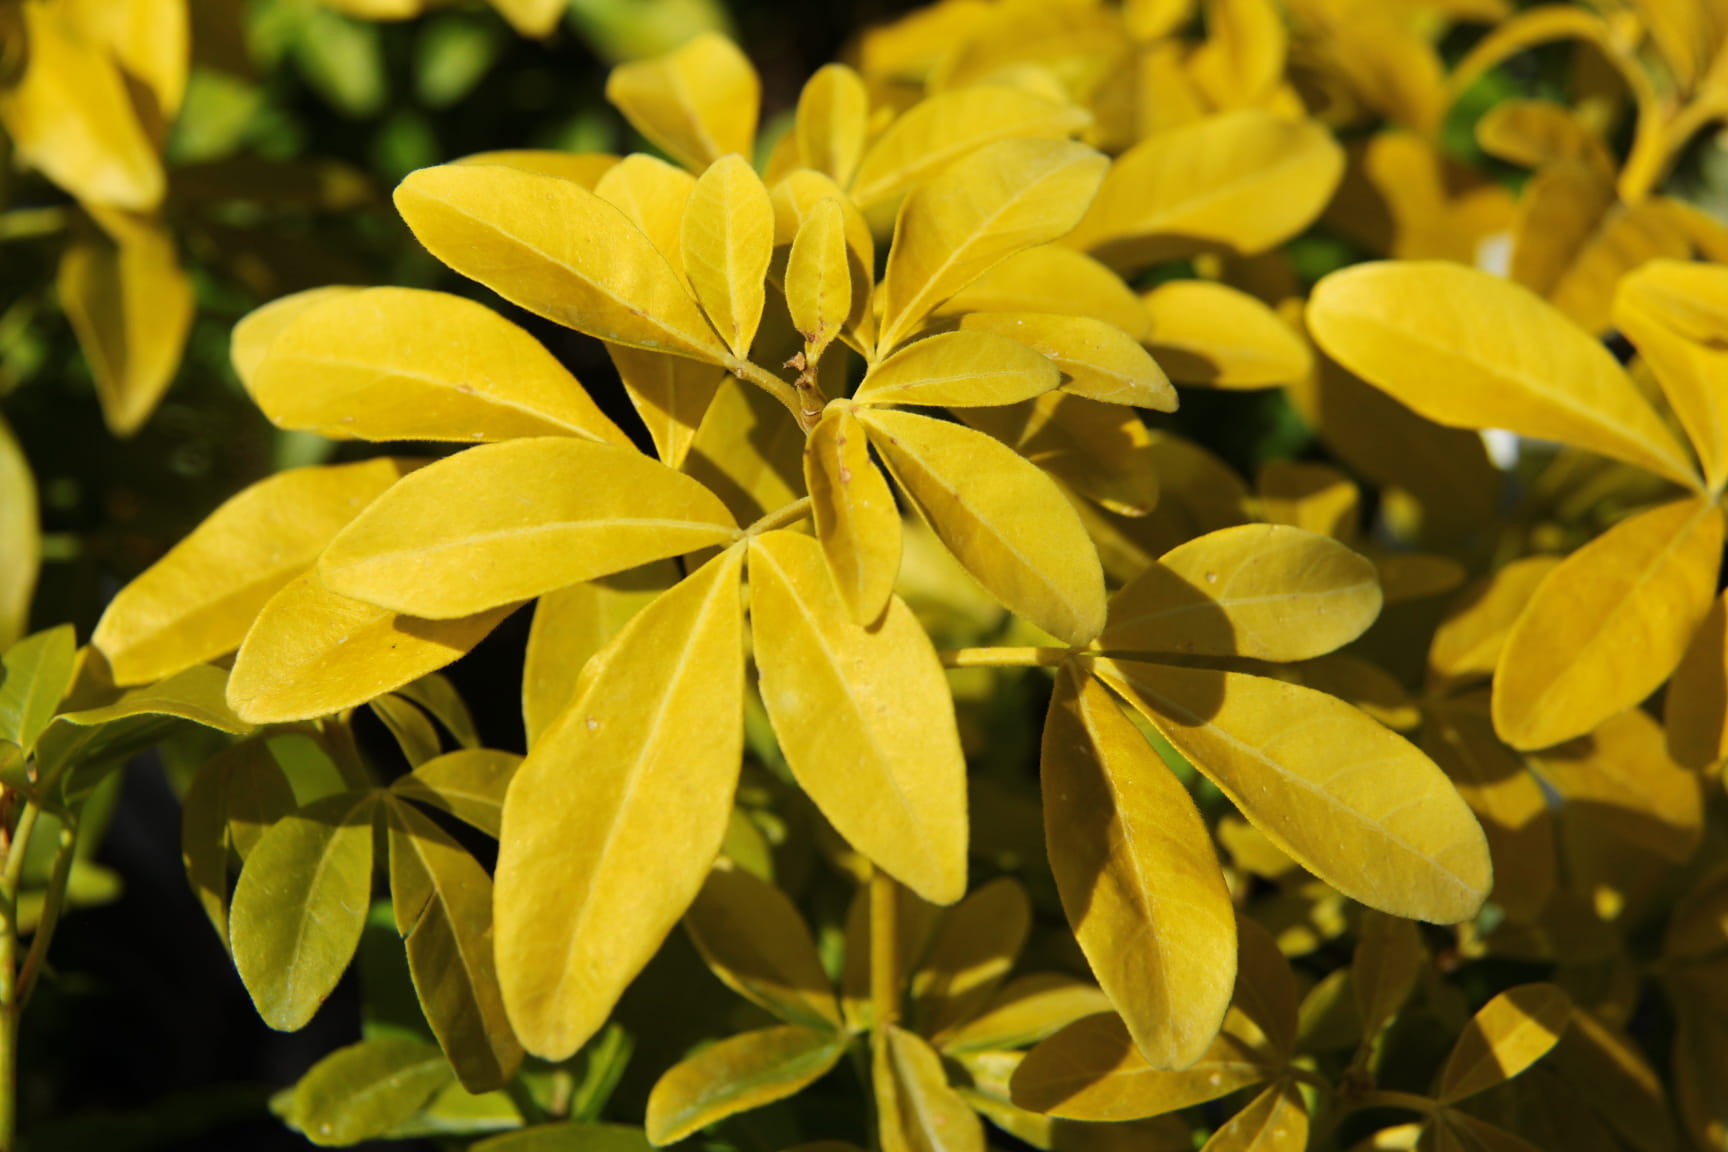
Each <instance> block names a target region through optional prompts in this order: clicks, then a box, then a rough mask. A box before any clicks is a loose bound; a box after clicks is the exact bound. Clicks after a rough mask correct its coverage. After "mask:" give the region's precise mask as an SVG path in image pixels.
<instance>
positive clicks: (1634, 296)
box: [1614, 260, 1728, 488]
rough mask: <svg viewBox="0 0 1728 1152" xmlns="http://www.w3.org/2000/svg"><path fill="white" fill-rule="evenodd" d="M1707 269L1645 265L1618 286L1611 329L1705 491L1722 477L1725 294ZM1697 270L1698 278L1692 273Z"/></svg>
mask: <svg viewBox="0 0 1728 1152" xmlns="http://www.w3.org/2000/svg"><path fill="white" fill-rule="evenodd" d="M1710 271H1711V266H1709V265H1703V264H1698V265H1693V264H1682V263H1678V262H1676V261H1670V260H1658V261H1653V262H1651V263H1649V264H1647V265H1645V266H1644V267H1643V268H1640V269H1639V270H1638V271H1636V272H1633V273H1631V274H1630V275H1628V276H1626V277H1625V279H1624V280H1622V281H1621V282H1620V286H1619V291H1618V293H1617V294H1616V295H1615V297H1614V327H1615V328H1617V329H1619V330H1620V331H1621V332H1622V333H1624V334H1625V335H1626V336H1627V337H1628V338H1629V339H1630V340H1631V341H1632V343H1633V344H1635V345H1636V346H1637V348H1638V354H1639V355H1640V356H1642V357H1643V358H1644V361H1645V363H1647V364H1649V365H1650V366H1651V368H1652V369H1653V370H1654V372H1655V374H1656V379H1657V380H1658V381H1659V382H1660V383H1661V385H1662V391H1663V394H1664V395H1666V396H1667V397H1668V402H1669V403H1670V404H1671V405H1673V407H1674V411H1675V414H1676V415H1678V416H1679V417H1680V421H1681V423H1682V424H1683V425H1684V426H1685V428H1686V434H1687V436H1688V437H1689V438H1690V439H1691V441H1692V446H1693V447H1694V448H1695V449H1696V450H1697V452H1698V456H1699V458H1700V459H1701V460H1703V462H1704V478H1705V480H1706V482H1707V483H1709V485H1710V486H1711V487H1712V488H1720V487H1721V486H1722V484H1723V481H1724V479H1728V406H1725V405H1724V401H1723V398H1722V395H1721V381H1722V380H1723V378H1724V374H1725V373H1728V347H1725V345H1728V325H1725V324H1724V323H1723V322H1722V321H1723V316H1722V313H1723V311H1724V308H1725V305H1728V300H1725V299H1724V294H1725V293H1724V290H1725V289H1728V282H1725V281H1724V280H1723V278H1722V276H1721V275H1720V274H1717V275H1711V274H1710ZM1699 273H1704V274H1703V275H1700V274H1699Z"/></svg>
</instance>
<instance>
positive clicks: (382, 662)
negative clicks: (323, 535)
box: [228, 572, 516, 724]
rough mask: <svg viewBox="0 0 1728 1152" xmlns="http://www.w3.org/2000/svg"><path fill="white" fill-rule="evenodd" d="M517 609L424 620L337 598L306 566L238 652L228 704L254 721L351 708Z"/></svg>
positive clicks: (443, 660)
mask: <svg viewBox="0 0 1728 1152" xmlns="http://www.w3.org/2000/svg"><path fill="white" fill-rule="evenodd" d="M515 608H516V605H514V604H506V605H504V606H503V607H500V608H493V609H491V610H489V611H486V612H478V613H476V614H474V615H473V616H463V617H461V618H459V619H455V620H421V619H418V618H416V617H413V616H403V615H399V614H398V613H395V612H392V611H390V610H389V609H387V608H379V607H377V606H376V605H373V604H367V603H364V602H363V601H360V600H350V599H349V598H347V597H346V596H338V595H336V593H334V592H331V591H330V590H329V589H327V588H325V587H324V585H323V584H321V583H320V582H319V581H318V577H317V574H316V573H312V572H308V573H306V574H305V575H304V576H300V577H298V578H297V579H295V580H293V581H291V582H290V583H289V584H288V585H287V586H285V587H284V588H283V589H282V590H281V591H280V592H278V593H276V595H275V596H272V597H271V598H270V600H269V602H267V603H266V604H265V605H264V607H263V608H262V609H261V610H260V611H259V613H258V618H257V619H256V620H255V621H254V622H253V624H252V628H251V631H249V632H247V633H246V642H245V643H244V644H242V645H241V647H240V654H239V655H238V656H236V657H235V658H234V672H233V675H232V676H230V677H229V679H228V703H229V705H230V706H231V707H232V708H233V709H234V711H235V713H236V714H237V715H239V716H240V718H241V719H243V720H247V721H249V722H251V723H253V724H276V723H282V722H284V721H288V720H306V719H310V718H311V717H314V716H326V715H329V714H330V713H332V712H340V711H342V710H343V709H345V708H353V707H356V706H357V705H360V704H364V703H365V702H366V701H368V700H372V699H375V698H376V697H379V696H382V695H383V694H384V693H386V692H390V691H393V690H394V689H397V688H400V687H402V685H404V684H407V683H409V682H410V681H414V680H418V679H419V678H420V677H422V676H424V675H426V674H427V673H428V672H436V671H437V670H438V669H440V668H442V667H444V665H446V664H448V663H450V662H451V661H452V660H455V659H456V658H457V657H459V656H461V655H462V654H463V653H465V652H467V651H468V650H469V649H470V648H472V647H474V645H476V644H478V643H479V642H480V641H481V639H482V638H483V637H484V636H485V635H486V634H487V633H488V632H490V631H492V629H493V628H495V627H497V625H498V622H499V621H500V620H503V619H504V617H506V616H508V615H509V614H510V613H511V612H512V611H513V610H515Z"/></svg>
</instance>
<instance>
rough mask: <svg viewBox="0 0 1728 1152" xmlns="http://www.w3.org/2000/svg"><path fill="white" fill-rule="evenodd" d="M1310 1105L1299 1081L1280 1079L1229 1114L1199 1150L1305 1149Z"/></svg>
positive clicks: (1270, 1151)
mask: <svg viewBox="0 0 1728 1152" xmlns="http://www.w3.org/2000/svg"><path fill="white" fill-rule="evenodd" d="M1307 1147H1308V1105H1307V1102H1306V1101H1304V1100H1303V1098H1302V1089H1301V1088H1300V1086H1298V1084H1297V1083H1296V1081H1294V1080H1291V1079H1284V1080H1280V1081H1278V1082H1277V1083H1275V1084H1272V1085H1270V1086H1269V1087H1267V1088H1266V1089H1265V1090H1264V1091H1262V1092H1261V1093H1260V1095H1258V1096H1256V1097H1255V1098H1254V1100H1253V1101H1252V1102H1251V1103H1250V1104H1249V1105H1248V1107H1246V1108H1244V1109H1242V1111H1240V1112H1238V1113H1236V1115H1234V1116H1232V1117H1230V1119H1229V1120H1227V1121H1226V1122H1225V1123H1224V1124H1223V1125H1222V1126H1221V1127H1220V1128H1219V1129H1218V1131H1216V1132H1214V1133H1212V1138H1211V1139H1210V1140H1208V1141H1206V1143H1205V1145H1204V1146H1203V1147H1202V1148H1201V1150H1200V1152H1303V1150H1304V1149H1305V1148H1307Z"/></svg>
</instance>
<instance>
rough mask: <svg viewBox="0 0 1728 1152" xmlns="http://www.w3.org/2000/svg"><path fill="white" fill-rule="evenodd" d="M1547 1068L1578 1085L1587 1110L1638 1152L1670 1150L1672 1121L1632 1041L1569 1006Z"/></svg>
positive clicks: (1660, 1091)
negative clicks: (1562, 1033)
mask: <svg viewBox="0 0 1728 1152" xmlns="http://www.w3.org/2000/svg"><path fill="white" fill-rule="evenodd" d="M1552 1059H1553V1065H1552V1067H1553V1068H1554V1069H1555V1070H1556V1071H1557V1072H1558V1073H1559V1074H1560V1075H1561V1076H1563V1077H1565V1078H1566V1079H1567V1080H1568V1081H1570V1082H1571V1083H1573V1084H1575V1085H1577V1086H1578V1088H1579V1089H1580V1090H1581V1092H1582V1093H1583V1095H1584V1098H1585V1100H1586V1102H1587V1103H1588V1104H1589V1105H1590V1107H1591V1110H1592V1111H1593V1112H1594V1113H1595V1114H1596V1115H1598V1116H1600V1118H1601V1119H1602V1121H1604V1122H1605V1123H1606V1125H1607V1127H1608V1128H1609V1129H1611V1130H1612V1131H1613V1132H1614V1133H1615V1134H1616V1135H1617V1136H1619V1137H1620V1138H1621V1139H1622V1140H1624V1141H1625V1142H1626V1144H1627V1145H1628V1146H1630V1147H1633V1148H1636V1149H1638V1150H1639V1152H1662V1150H1664V1149H1669V1148H1673V1147H1674V1146H1675V1145H1674V1122H1673V1120H1672V1119H1671V1108H1670V1105H1669V1103H1668V1098H1667V1095H1666V1092H1665V1091H1664V1085H1663V1082H1662V1079H1661V1078H1660V1077H1659V1076H1658V1075H1657V1074H1656V1070H1655V1069H1654V1068H1652V1067H1651V1066H1650V1062H1649V1061H1648V1059H1646V1058H1645V1056H1644V1054H1643V1053H1642V1052H1641V1051H1640V1050H1639V1045H1638V1042H1637V1041H1636V1040H1633V1039H1632V1037H1631V1036H1629V1035H1627V1034H1626V1033H1625V1032H1624V1031H1622V1030H1621V1029H1620V1028H1617V1027H1615V1026H1614V1025H1612V1024H1611V1023H1609V1022H1608V1021H1606V1020H1604V1019H1602V1018H1601V1017H1599V1016H1598V1014H1597V1013H1596V1012H1593V1011H1589V1010H1587V1009H1584V1008H1579V1007H1576V1006H1574V1008H1573V1011H1572V1023H1571V1024H1570V1025H1569V1026H1568V1027H1567V1029H1566V1035H1565V1036H1563V1037H1562V1038H1561V1041H1560V1043H1559V1044H1557V1045H1556V1046H1555V1048H1554V1051H1553V1053H1552Z"/></svg>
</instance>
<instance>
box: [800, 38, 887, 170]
mask: <svg viewBox="0 0 1728 1152" xmlns="http://www.w3.org/2000/svg"><path fill="white" fill-rule="evenodd" d="M869 116H870V95H869V92H868V91H866V89H865V87H864V80H863V78H862V77H860V76H859V75H858V73H856V72H854V71H852V69H850V68H848V67H846V65H844V64H825V65H823V66H822V67H821V68H818V69H817V70H816V74H815V75H814V76H811V77H810V79H809V80H807V81H806V82H805V84H804V91H803V92H802V93H800V94H799V96H798V121H797V124H796V126H795V129H794V130H795V131H796V133H797V136H798V153H799V158H800V159H801V160H802V161H803V166H804V167H806V168H814V169H815V170H816V171H818V172H821V173H822V174H823V175H825V176H830V177H832V178H833V179H834V182H835V183H836V184H839V185H840V186H841V187H842V188H844V187H845V186H846V185H848V184H850V183H851V182H852V173H853V172H855V171H856V170H857V168H858V161H859V158H860V157H862V156H863V154H864V144H865V139H866V137H867V136H868V134H869V128H870V122H869Z"/></svg>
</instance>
